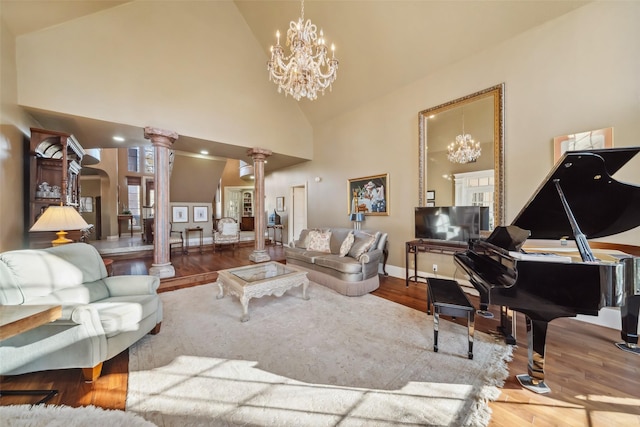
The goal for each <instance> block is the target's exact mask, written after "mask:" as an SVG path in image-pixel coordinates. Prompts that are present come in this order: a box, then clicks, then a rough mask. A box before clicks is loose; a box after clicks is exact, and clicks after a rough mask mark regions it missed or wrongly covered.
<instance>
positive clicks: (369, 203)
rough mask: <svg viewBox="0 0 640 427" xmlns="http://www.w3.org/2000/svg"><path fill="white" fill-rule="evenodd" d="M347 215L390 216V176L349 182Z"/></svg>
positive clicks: (355, 179)
mask: <svg viewBox="0 0 640 427" xmlns="http://www.w3.org/2000/svg"><path fill="white" fill-rule="evenodd" d="M347 201H348V205H347V206H348V209H347V213H348V214H352V213H364V214H365V215H389V174H388V173H387V174H382V175H372V176H365V177H363V178H353V179H349V180H347Z"/></svg>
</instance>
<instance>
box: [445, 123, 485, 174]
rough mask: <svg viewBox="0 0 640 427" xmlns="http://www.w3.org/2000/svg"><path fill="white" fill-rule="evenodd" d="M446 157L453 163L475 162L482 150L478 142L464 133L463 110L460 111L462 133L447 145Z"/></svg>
mask: <svg viewBox="0 0 640 427" xmlns="http://www.w3.org/2000/svg"><path fill="white" fill-rule="evenodd" d="M447 151H448V152H447V158H448V159H449V161H450V162H453V163H462V164H464V163H470V162H475V161H476V160H477V159H478V157H480V154H481V152H482V149H481V148H480V143H479V142H476V141H475V140H474V139H473V138H472V137H471V135H469V134H468V133H464V111H463V112H462V133H461V134H460V135H458V136H456V140H455V141H454V142H452V143H451V144H449V146H448V147H447Z"/></svg>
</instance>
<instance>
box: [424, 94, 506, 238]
mask: <svg viewBox="0 0 640 427" xmlns="http://www.w3.org/2000/svg"><path fill="white" fill-rule="evenodd" d="M418 123H419V129H418V138H419V150H418V159H419V160H418V161H419V165H418V179H419V181H418V192H419V195H418V206H456V205H458V206H462V205H464V206H469V205H479V206H482V205H484V206H489V207H490V208H491V209H490V216H491V219H490V226H489V228H490V229H492V228H493V227H495V226H497V225H503V221H504V83H501V84H499V85H496V86H492V87H490V88H487V89H484V90H481V91H479V92H475V93H472V94H470V95H467V96H464V97H462V98H458V99H454V100H452V101H449V102H446V103H444V104H441V105H438V106H436V107H433V108H428V109H426V110H423V111H420V112H419V113H418ZM465 134H468V135H471V136H472V137H473V139H474V140H475V141H476V142H477V143H479V147H480V155H479V156H478V157H477V158H475V159H473V160H471V161H468V158H467V159H462V160H461V159H460V158H456V156H455V155H453V152H454V151H455V147H456V145H455V144H456V143H455V141H456V137H458V136H460V137H463V136H464V135H465ZM452 143H454V145H453V146H452V148H451V149H450V148H449V147H450V145H451V144H452ZM450 152H451V154H450ZM427 196H428V197H427Z"/></svg>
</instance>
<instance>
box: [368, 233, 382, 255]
mask: <svg viewBox="0 0 640 427" xmlns="http://www.w3.org/2000/svg"><path fill="white" fill-rule="evenodd" d="M381 236H382V233H380V232H379V231H376V234H374V235H373V243H372V244H371V246H370V247H369V249H368V251H369V252H371V251H372V250H374V249H376V248H377V247H378V243H380V237H381Z"/></svg>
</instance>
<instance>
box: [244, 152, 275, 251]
mask: <svg viewBox="0 0 640 427" xmlns="http://www.w3.org/2000/svg"><path fill="white" fill-rule="evenodd" d="M247 154H248V155H250V156H251V157H252V158H253V175H254V176H255V188H254V190H255V193H256V197H255V213H254V230H255V233H256V248H255V249H254V251H253V252H252V253H251V255H249V260H250V261H253V262H265V261H270V260H271V257H270V256H269V254H268V253H267V251H266V250H265V249H264V232H265V230H266V229H267V224H266V217H265V214H264V161H265V159H266V158H267V157H269V156H270V155H271V150H266V149H264V148H250V149H249V150H247Z"/></svg>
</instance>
